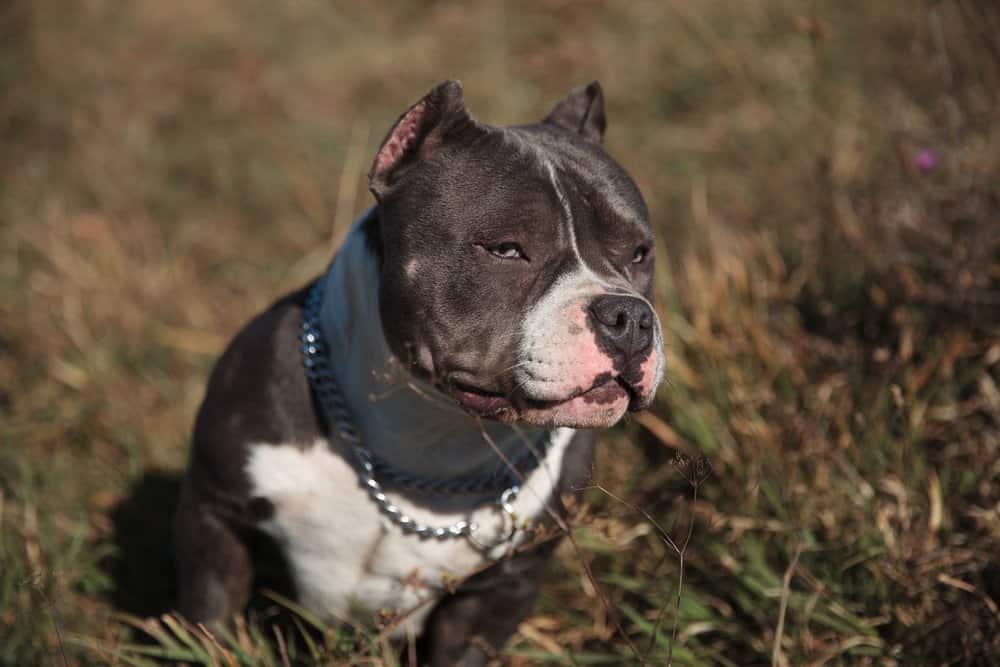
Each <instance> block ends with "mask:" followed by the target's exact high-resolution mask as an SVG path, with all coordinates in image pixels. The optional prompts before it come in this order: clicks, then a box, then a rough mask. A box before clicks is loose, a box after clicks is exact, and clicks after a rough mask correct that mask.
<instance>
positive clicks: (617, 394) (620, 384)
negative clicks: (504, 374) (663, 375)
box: [448, 377, 643, 421]
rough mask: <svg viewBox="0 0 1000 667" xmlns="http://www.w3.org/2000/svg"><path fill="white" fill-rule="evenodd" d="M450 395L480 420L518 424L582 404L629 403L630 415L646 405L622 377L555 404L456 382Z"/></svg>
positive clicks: (451, 384) (595, 385)
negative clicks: (528, 417)
mask: <svg viewBox="0 0 1000 667" xmlns="http://www.w3.org/2000/svg"><path fill="white" fill-rule="evenodd" d="M448 389H449V393H450V394H451V395H452V397H453V398H454V399H455V400H456V401H457V402H458V404H459V405H460V406H462V407H463V408H464V409H465V410H466V411H467V412H470V413H472V414H473V415H475V416H478V417H485V418H489V419H497V420H500V421H515V420H517V419H519V418H521V417H522V416H523V415H524V414H526V413H535V414H537V413H540V412H556V411H558V410H559V408H560V407H562V406H568V405H570V404H578V403H582V404H584V405H593V406H594V407H595V408H597V409H600V407H601V406H607V405H610V404H615V403H618V402H619V401H622V400H623V399H627V400H628V409H629V410H630V411H635V410H640V409H642V407H643V401H642V398H641V396H640V395H639V392H638V391H637V390H636V388H635V387H633V386H632V385H630V384H629V383H628V382H626V381H625V380H624V379H623V378H621V377H612V378H608V379H601V380H598V381H597V382H595V383H594V384H593V385H591V386H590V387H587V388H585V389H581V390H579V391H576V392H573V393H572V394H570V395H568V396H565V397H563V398H559V399H556V400H544V401H542V400H536V399H532V398H530V397H526V396H518V395H516V394H505V393H502V392H499V391H491V390H488V389H483V388H481V387H478V386H475V385H471V384H467V383H465V382H460V381H456V380H454V379H453V380H451V381H450V382H449V383H448Z"/></svg>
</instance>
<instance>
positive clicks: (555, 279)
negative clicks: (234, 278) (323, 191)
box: [369, 81, 663, 427]
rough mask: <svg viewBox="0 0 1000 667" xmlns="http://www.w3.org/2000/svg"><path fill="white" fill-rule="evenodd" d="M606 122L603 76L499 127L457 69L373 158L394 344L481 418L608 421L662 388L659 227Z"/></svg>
mask: <svg viewBox="0 0 1000 667" xmlns="http://www.w3.org/2000/svg"><path fill="white" fill-rule="evenodd" d="M604 128H605V115H604V102H603V97H602V93H601V88H600V86H599V85H598V84H597V83H592V84H590V85H589V86H586V87H584V88H579V89H576V90H574V91H572V92H571V93H570V94H569V95H568V96H567V97H566V98H565V99H563V100H562V101H561V102H559V103H558V104H557V105H556V107H555V109H554V110H553V111H552V112H551V113H550V114H549V115H548V116H547V117H546V118H545V119H544V120H543V121H542V122H540V123H537V124H533V125H523V126H516V127H492V126H488V125H485V124H481V123H478V122H476V121H475V120H473V119H472V118H471V117H470V116H469V114H468V112H467V111H466V109H465V104H464V102H463V99H462V88H461V86H460V85H459V84H458V83H457V82H453V81H449V82H446V83H443V84H441V85H439V86H438V87H436V88H435V89H433V90H432V91H431V92H430V93H428V94H427V95H426V96H425V97H424V98H423V99H421V100H420V101H419V102H417V103H416V104H414V105H413V106H412V107H410V109H409V110H407V111H406V113H404V114H403V115H402V116H401V117H400V118H399V120H398V121H397V122H396V124H395V125H394V126H393V128H392V130H390V132H389V134H388V135H387V136H386V138H385V140H384V141H383V143H382V146H381V148H380V149H379V151H378V154H377V155H376V157H375V161H374V164H373V166H372V169H371V173H370V174H369V183H370V187H371V190H372V192H373V193H374V194H375V197H376V199H377V200H378V209H377V210H378V220H377V225H378V226H377V233H376V234H375V236H376V237H377V238H375V239H374V242H375V243H376V244H377V246H378V251H379V253H380V255H381V265H380V266H381V268H380V272H381V273H380V285H379V308H380V312H381V316H382V323H383V329H384V332H385V336H386V340H387V341H388V342H389V345H390V347H391V348H392V350H393V352H394V354H396V355H397V356H398V357H399V358H400V360H401V361H403V362H404V363H409V364H411V365H412V368H413V370H414V371H415V372H417V373H418V374H420V375H421V376H423V377H425V378H429V379H430V380H432V381H433V382H434V383H435V384H436V385H437V386H438V387H439V388H441V389H442V390H443V391H445V392H447V393H449V394H450V395H451V396H453V397H454V399H455V400H457V401H458V403H459V404H461V405H462V406H463V407H464V408H465V409H466V410H468V411H469V412H471V413H473V414H476V415H480V416H483V417H488V418H493V419H498V420H501V421H511V422H512V421H521V422H526V423H530V424H533V425H538V426H574V427H603V426H610V425H611V424H613V423H615V422H616V421H617V420H618V419H619V418H621V417H622V415H623V414H624V413H625V412H626V411H627V410H638V409H642V408H644V407H646V406H648V405H649V403H650V402H651V401H652V399H653V395H654V393H655V391H656V388H657V386H658V385H659V382H660V379H661V378H662V373H663V337H662V334H661V329H660V323H659V320H658V318H657V316H656V313H655V311H654V310H653V308H652V304H651V300H652V292H653V263H654V259H653V256H654V253H653V234H652V230H651V228H650V225H649V222H648V219H647V212H646V205H645V203H644V202H643V199H642V195H641V194H640V193H639V189H638V188H637V187H636V185H635V183H633V181H632V179H631V178H629V176H628V175H627V174H626V173H625V171H624V170H623V169H622V168H621V167H620V166H618V164H616V163H615V162H614V161H613V160H612V159H611V158H610V157H608V155H607V154H606V153H605V152H604V150H603V148H602V147H601V139H602V136H603V133H604Z"/></svg>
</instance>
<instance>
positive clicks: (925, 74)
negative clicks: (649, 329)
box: [0, 0, 1000, 665]
mask: <svg viewBox="0 0 1000 667" xmlns="http://www.w3.org/2000/svg"><path fill="white" fill-rule="evenodd" d="M998 34H1000V14H998V13H997V10H996V9H995V8H993V7H992V5H991V4H990V3H988V2H985V1H983V2H977V1H975V0H962V1H957V0H956V1H953V2H944V1H940V2H935V1H931V0H926V1H924V2H898V1H897V2H885V3H860V2H853V1H851V2H833V1H832V0H816V1H815V2H811V3H799V2H793V1H792V0H767V1H766V2H758V3H729V2H722V1H721V0H706V1H704V2H700V3H684V2H680V1H674V0H671V1H668V2H652V1H645V0H641V1H638V2H632V3H614V4H601V3H591V2H576V3H567V2H562V1H559V0H546V1H545V2H540V3H539V2H533V3H528V2H510V3H499V2H490V3H481V4H475V5H472V4H466V3H404V2H389V3H380V4H378V5H377V6H372V5H371V4H370V3H337V4H336V5H335V4H332V3H323V2H319V1H318V0H303V1H301V2H296V3H288V4H277V3H266V2H261V1H260V0H253V1H249V2H248V1H245V0H244V1H241V2H236V1H235V0H213V1H212V2H208V3H206V2H193V0H178V1H177V2H173V3H160V4H156V3H127V4H120V3H101V2H84V3H60V2H56V1H55V0H41V1H39V2H27V0H15V1H13V2H8V3H6V4H4V6H3V7H2V8H0V90H3V91H4V95H3V97H2V98H0V142H2V143H0V145H2V147H3V150H2V151H0V664H2V665H29V664H30V665H34V664H43V665H62V664H71V665H86V664H105V663H108V662H113V663H116V664H143V662H144V661H147V662H148V661H150V660H170V659H172V660H174V661H181V662H187V663H193V664H258V665H272V664H291V663H296V662H298V663H304V664H310V663H312V662H325V663H326V664H331V663H332V664H342V663H348V662H351V661H352V660H353V661H354V662H355V663H357V664H385V665H389V664H395V661H396V657H395V655H394V654H393V652H392V651H387V650H385V647H384V646H383V645H382V644H380V643H379V641H378V640H377V630H361V631H350V632H348V631H343V630H339V629H333V628H325V627H321V628H316V627H314V626H313V625H312V624H311V623H310V619H309V616H308V614H307V613H304V612H302V610H299V611H296V610H294V609H288V608H287V605H286V604H283V603H281V602H280V601H276V600H274V599H267V598H264V599H262V601H260V602H259V603H258V604H257V605H256V606H255V609H254V611H253V612H252V614H251V617H250V618H249V620H248V621H247V622H245V623H244V624H242V625H239V626H238V627H237V630H236V631H235V634H234V635H233V636H232V637H209V636H207V635H205V634H203V633H200V632H199V631H198V629H196V628H191V627H190V626H187V625H185V624H183V623H182V622H180V621H178V620H176V619H173V618H171V617H169V616H166V617H164V616H162V614H164V613H165V612H167V611H168V609H169V601H170V599H171V596H172V594H173V582H172V581H171V570H170V558H169V554H168V551H167V544H168V541H169V528H168V524H167V522H168V521H169V516H170V513H171V511H172V507H173V503H174V502H175V500H176V491H177V479H178V474H179V471H180V470H181V468H182V466H183V463H184V459H185V450H186V445H187V438H188V434H189V431H190V427H191V423H192V419H193V415H194V412H195V410H196V408H197V405H198V402H199V400H200V398H201V393H202V391H203V387H204V383H205V380H206V377H207V373H208V371H209V369H210V367H211V364H212V363H213V361H214V359H215V358H216V356H217V355H218V354H219V352H220V351H221V349H222V347H223V345H224V344H225V342H226V340H227V339H228V337H229V336H231V335H232V334H233V333H234V332H235V331H236V329H237V328H238V327H239V326H240V325H241V324H242V323H243V322H244V321H245V320H246V319H247V318H248V317H250V316H251V315H252V314H253V313H254V312H255V311H257V310H258V309H260V308H261V307H263V306H264V305H266V304H267V303H269V302H270V301H271V300H273V299H274V298H275V297H276V296H278V295H279V294H281V293H282V292H284V291H287V290H289V289H292V288H294V287H296V286H298V285H300V284H301V283H302V282H304V281H305V280H306V279H307V278H308V277H310V276H311V275H313V274H315V273H317V272H318V271H319V270H321V269H322V267H323V266H324V264H325V263H326V261H327V260H328V258H329V256H330V254H331V253H332V251H333V249H334V248H335V247H336V245H337V243H339V241H340V239H341V238H342V235H343V233H344V231H345V229H346V227H347V226H348V225H349V224H350V221H351V220H352V219H353V216H354V215H356V214H357V212H359V211H360V210H361V209H363V208H364V207H366V206H367V205H368V202H369V201H370V200H369V196H368V195H367V193H366V191H365V184H364V174H365V173H366V171H367V161H368V160H369V159H370V156H371V155H372V154H373V153H374V150H375V147H376V146H377V143H378V141H379V139H380V138H381V133H382V132H383V131H384V130H385V128H387V127H388V125H389V123H390V122H391V121H392V119H394V118H395V116H396V115H397V114H398V113H399V112H400V111H401V110H402V109H404V108H405V107H406V105H407V104H408V103H409V102H411V101H412V100H413V99H414V98H415V97H416V96H418V95H419V94H420V93H422V92H423V91H424V90H426V89H428V88H429V87H430V86H432V85H433V84H434V83H436V82H438V81H439V80H442V79H445V78H449V77H455V78H459V79H462V80H463V82H464V84H465V88H466V96H467V99H468V102H469V105H470V107H471V109H472V111H473V113H474V114H475V115H477V116H478V117H479V118H481V119H483V120H486V121H489V122H494V123H506V122H522V121H524V120H526V119H530V118H537V117H540V116H542V115H543V114H544V113H545V112H546V111H547V110H548V108H549V106H550V105H551V104H552V103H553V102H554V101H555V100H556V99H557V98H558V97H559V96H561V95H562V94H563V93H564V92H565V91H566V90H567V89H568V88H570V87H572V86H574V85H578V84H580V83H584V82H586V81H588V80H591V79H595V78H596V79H600V80H601V81H602V83H603V84H604V87H605V91H606V95H607V101H608V107H609V108H608V116H609V133H608V137H607V143H608V147H609V150H610V151H611V152H612V154H614V155H615V156H616V157H617V158H618V159H619V160H620V161H621V162H622V163H623V164H624V165H625V166H626V168H627V169H629V171H630V172H631V173H632V174H634V175H635V177H636V179H637V181H638V182H639V184H640V186H641V188H642V190H643V192H644V193H645V194H646V197H647V199H648V202H649V205H650V210H651V212H652V218H653V222H654V224H655V225H656V228H657V231H658V237H659V250H658V252H659V260H660V271H659V281H660V282H659V284H658V286H657V288H658V294H659V303H660V309H661V316H662V317H663V319H664V322H665V323H666V324H667V329H668V349H669V354H668V382H667V384H666V386H665V387H664V389H663V391H662V392H661V394H660V396H659V399H658V402H657V404H656V407H655V410H654V411H653V412H652V416H651V417H647V418H644V419H642V420H631V421H629V422H628V423H626V424H624V425H623V426H621V427H619V428H616V429H614V430H612V431H610V432H608V433H607V434H606V435H605V436H604V438H603V443H602V446H601V450H600V463H599V466H598V468H597V476H596V482H597V483H598V484H599V485H600V488H597V487H595V488H594V489H591V490H590V491H589V492H588V494H589V501H590V502H589V505H588V509H587V510H586V511H584V512H583V513H581V514H580V515H579V516H578V517H577V519H576V521H575V522H574V536H575V541H576V543H577V545H578V546H579V550H577V549H574V548H573V546H572V545H571V544H569V543H568V542H567V543H564V544H563V545H562V546H561V547H560V550H559V552H558V557H557V559H556V562H555V563H554V564H553V567H552V569H551V573H550V576H549V578H548V583H547V586H546V588H545V592H544V595H543V598H542V600H541V601H540V604H539V605H538V607H537V610H536V613H535V614H534V615H533V616H532V617H531V618H530V619H528V620H527V621H526V622H525V623H524V624H523V625H522V627H521V629H520V631H519V632H518V634H517V636H516V637H515V638H514V641H513V642H512V644H511V645H510V647H509V649H508V650H507V652H506V654H505V656H504V657H503V658H502V660H503V661H505V662H506V663H508V664H512V665H535V664H550V665H588V664H637V663H638V662H639V658H637V657H636V656H635V655H634V654H633V647H634V649H635V650H636V652H638V653H639V655H640V656H645V659H646V660H647V662H648V664H653V665H661V664H666V663H667V662H669V661H670V660H672V661H673V663H674V664H678V665H680V664H684V665H755V664H774V665H823V664H826V665H941V664H956V665H957V664H963V665H989V664H995V663H996V662H997V661H998V660H1000V611H998V606H997V605H998V604H1000V566H998V564H997V559H996V554H997V553H998V552H1000V464H998V461H1000V389H998V384H1000V326H998V322H1000V235H998V234H997V233H996V225H997V220H998V217H1000V187H998V184H1000V181H998V178H1000V164H998V162H1000V129H998V128H1000V123H998V120H1000V119H998V117H997V112H996V109H997V108H998V102H1000V100H998V94H997V90H1000V42H998V41H997V37H996V35H998ZM677 452H679V453H681V454H683V455H685V456H687V457H689V458H682V459H679V460H678V463H674V461H675V453H677ZM699 457H705V460H706V461H707V462H708V463H709V464H710V466H711V474H710V475H707V476H704V477H703V476H702V475H701V474H700V473H698V474H695V473H693V472H692V466H695V467H697V466H698V465H699V464H698V463H697V462H698V461H699V460H701V459H699ZM700 465H702V466H704V465H705V464H700ZM702 472H704V470H703V471H702ZM692 482H696V483H697V489H698V493H697V498H696V499H695V498H694V493H693V491H694V489H693V486H694V484H693V483H692ZM689 530H690V539H689V540H687V539H685V538H686V536H687V535H688V534H689V533H688V531H689ZM665 538H669V540H668V539H665ZM671 542H672V544H673V545H674V546H675V547H677V548H676V549H675V548H673V547H672V546H671ZM684 545H686V546H684ZM682 547H683V552H684V568H683V583H681V576H680V572H679V567H678V566H679V553H678V552H679V551H680V550H681V548H682ZM588 569H589V571H590V572H591V574H592V576H593V581H591V579H590V578H588V576H587V574H586V570H588ZM595 584H596V586H597V587H598V588H599V589H600V590H598V588H595ZM602 598H603V599H605V600H606V601H607V602H608V604H607V605H605V604H602V602H601V600H602ZM150 619H151V620H150ZM279 620H280V622H278V621H279ZM272 626H274V627H277V630H275V629H273V627H272ZM275 633H277V634H275ZM373 633H374V634H373ZM279 636H280V639H279V638H278V637H279ZM498 660H500V659H498Z"/></svg>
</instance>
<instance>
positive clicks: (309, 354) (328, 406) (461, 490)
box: [299, 278, 552, 549]
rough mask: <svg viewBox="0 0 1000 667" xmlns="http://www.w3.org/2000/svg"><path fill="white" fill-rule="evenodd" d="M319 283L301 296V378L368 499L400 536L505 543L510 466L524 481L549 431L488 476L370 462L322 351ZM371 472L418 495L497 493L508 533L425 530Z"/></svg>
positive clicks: (457, 527)
mask: <svg viewBox="0 0 1000 667" xmlns="http://www.w3.org/2000/svg"><path fill="white" fill-rule="evenodd" d="M323 280H324V279H323V278H320V279H319V280H317V281H316V282H315V283H314V284H313V286H312V288H310V290H309V294H308V296H307V297H306V303H305V309H304V310H303V312H302V332H301V334H300V335H299V341H300V342H301V343H302V363H303V365H304V366H305V369H306V377H308V378H309V383H310V384H311V385H312V389H313V391H314V392H315V394H316V398H317V400H318V402H319V404H320V406H321V408H322V409H323V411H324V412H325V413H326V417H327V420H328V421H329V422H330V425H331V426H333V427H335V428H336V429H337V433H338V434H339V435H340V437H341V439H342V440H343V441H344V442H345V443H346V444H348V445H349V446H350V447H351V449H352V450H353V452H354V457H355V459H356V460H357V464H358V467H359V471H358V473H359V475H360V477H361V482H362V486H364V488H365V489H366V490H367V491H368V495H369V496H371V498H372V500H373V501H374V502H375V504H377V505H378V506H379V509H380V510H381V511H382V513H383V514H385V515H386V516H387V517H388V518H389V520H390V521H392V522H393V523H394V524H396V525H397V526H399V527H400V528H402V529H403V531H404V532H407V533H413V534H415V535H417V536H419V537H421V538H424V539H427V538H434V539H438V540H444V539H448V538H460V537H465V538H468V539H470V540H471V541H473V543H474V544H476V545H477V546H479V547H481V548H484V549H485V548H490V547H493V546H497V545H499V544H502V543H504V542H506V541H507V540H509V539H510V538H511V537H513V535H514V531H515V530H516V524H515V517H514V508H513V503H514V501H515V500H516V499H517V494H518V493H519V492H520V490H521V487H520V478H519V477H518V476H517V474H516V473H515V471H514V470H513V469H512V468H516V469H517V470H518V471H520V472H521V475H522V476H523V477H527V475H528V473H529V472H531V471H532V470H534V468H535V467H537V466H538V464H539V463H540V462H541V459H543V458H545V454H546V452H547V451H548V448H549V446H550V445H551V443H552V437H551V433H548V432H546V433H545V435H544V436H543V437H542V438H541V439H540V440H539V442H538V443H537V444H536V448H535V450H534V451H532V449H531V448H525V451H523V452H521V454H520V455H518V456H517V457H516V458H515V459H514V460H512V461H511V464H512V465H506V463H505V464H504V465H503V467H502V468H499V469H498V472H497V474H493V475H478V476H467V477H455V478H446V479H434V478H428V477H418V476H416V475H410V474H407V473H404V472H402V471H398V470H394V469H392V468H391V467H390V466H388V465H387V464H386V463H385V462H383V461H379V460H378V459H376V458H375V455H374V454H373V453H372V451H371V450H370V449H368V448H367V447H365V446H364V445H363V444H361V436H360V434H359V433H358V429H357V427H356V426H355V424H354V420H353V419H352V417H351V413H350V411H349V410H348V408H347V405H346V403H344V399H343V396H342V395H341V393H340V388H339V386H338V385H337V381H336V378H335V377H334V375H333V371H332V369H331V368H330V363H329V360H328V358H327V355H326V352H325V348H324V343H323V336H322V331H321V329H320V319H319V315H320V308H321V307H322V304H323ZM376 473H378V475H379V476H380V477H381V478H382V479H383V480H385V481H386V482H387V483H389V484H390V485H393V486H397V487H400V488H405V489H411V490H415V491H419V492H422V493H430V494H436V495H458V494H466V495H483V494H486V493H490V494H493V493H499V497H498V498H497V501H496V503H497V505H498V506H499V507H500V509H501V511H502V512H503V513H504V514H505V515H507V518H509V523H510V530H509V532H508V533H507V534H506V535H504V536H502V537H501V538H500V539H499V540H498V541H496V542H495V544H482V543H480V542H478V541H477V540H476V539H475V537H474V533H475V532H476V531H477V529H478V525H477V524H476V522H474V521H471V522H470V521H456V522H455V523H453V524H451V525H449V526H429V525H427V524H424V523H420V522H419V521H416V520H415V519H413V517H411V516H409V515H407V514H406V513H404V512H403V511H402V510H401V509H400V508H399V506H397V505H395V504H393V503H392V502H390V501H389V499H388V498H387V497H386V495H385V491H384V490H383V488H382V484H381V483H379V481H378V480H377V479H375V474H376Z"/></svg>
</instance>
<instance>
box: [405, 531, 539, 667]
mask: <svg viewBox="0 0 1000 667" xmlns="http://www.w3.org/2000/svg"><path fill="white" fill-rule="evenodd" d="M554 547H555V542H550V543H546V544H544V545H542V546H539V547H537V548H535V549H533V550H531V551H528V552H524V553H521V554H517V555H515V556H513V557H511V558H508V559H505V560H503V561H501V562H500V563H497V564H496V565H495V566H493V567H491V568H490V569H488V570H485V571H484V572H481V573H479V574H477V575H475V576H473V577H471V578H470V579H468V580H466V581H465V582H464V583H463V584H462V585H461V586H460V587H459V589H458V590H457V591H456V592H455V593H453V594H451V595H448V596H446V597H445V598H443V599H442V600H441V601H440V602H438V604H437V606H436V607H435V608H434V611H433V613H432V614H431V616H430V618H429V619H428V621H427V625H426V626H425V628H424V633H423V636H422V638H421V646H420V649H421V650H420V656H421V660H420V664H421V665H427V666H428V667H482V666H484V665H486V664H487V662H488V661H489V660H490V658H491V657H492V656H494V655H496V654H497V653H499V652H500V651H501V650H502V649H503V646H504V644H505V643H506V641H507V640H508V639H509V638H510V636H511V635H512V634H514V631H515V630H517V626H518V625H519V624H520V623H521V621H522V620H524V618H525V617H527V616H528V614H529V613H531V609H532V607H533V606H534V602H535V599H536V598H537V597H538V591H539V589H540V588H541V578H542V573H543V570H544V567H545V563H546V562H547V560H548V557H549V555H550V554H551V552H552V550H553V548H554Z"/></svg>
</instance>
